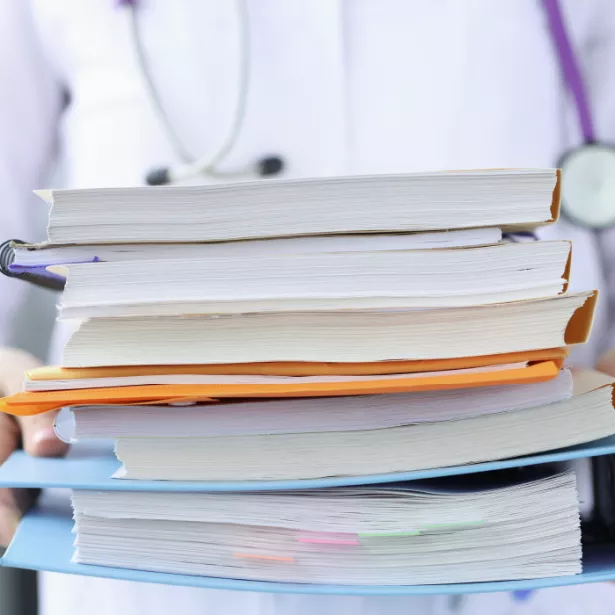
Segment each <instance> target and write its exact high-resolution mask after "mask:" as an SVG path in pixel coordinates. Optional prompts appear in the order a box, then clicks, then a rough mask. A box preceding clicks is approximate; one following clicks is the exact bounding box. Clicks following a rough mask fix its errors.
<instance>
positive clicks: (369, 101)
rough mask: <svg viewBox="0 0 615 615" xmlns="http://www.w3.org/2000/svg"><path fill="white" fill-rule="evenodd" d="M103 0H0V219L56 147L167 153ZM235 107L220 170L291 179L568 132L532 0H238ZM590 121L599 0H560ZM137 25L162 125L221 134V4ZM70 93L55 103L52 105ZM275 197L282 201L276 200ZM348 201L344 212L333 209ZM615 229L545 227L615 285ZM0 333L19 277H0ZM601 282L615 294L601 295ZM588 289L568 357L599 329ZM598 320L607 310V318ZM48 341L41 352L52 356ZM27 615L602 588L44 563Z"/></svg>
mask: <svg viewBox="0 0 615 615" xmlns="http://www.w3.org/2000/svg"><path fill="white" fill-rule="evenodd" d="M118 4H119V2H118V1H117V0H53V1H49V0H0V94H1V95H0V203H1V204H0V229H1V233H0V234H1V236H2V238H4V237H8V236H15V237H19V238H26V239H28V238H29V237H30V232H29V228H30V227H29V225H28V224H29V223H28V211H29V209H30V207H31V202H32V200H31V198H30V196H29V193H30V190H31V189H33V188H37V187H41V184H42V182H43V180H44V178H45V171H46V170H47V169H48V168H49V166H50V161H51V160H52V159H53V158H54V154H55V153H58V154H59V155H60V156H61V158H62V160H63V163H64V164H63V167H64V170H65V176H64V177H65V178H64V184H65V185H68V186H71V187H86V186H88V187H89V186H112V185H133V184H138V183H140V182H141V181H142V178H143V176H144V173H145V171H146V170H147V169H149V168H151V167H152V166H157V165H166V164H169V163H172V162H176V160H175V159H174V152H173V150H172V148H171V147H170V145H169V143H168V142H167V140H166V139H165V136H164V133H163V131H162V130H161V127H160V125H159V124H158V122H157V119H156V116H155V114H154V113H153V110H152V106H151V104H150V101H149V99H148V97H147V95H146V89H145V88H144V85H143V82H142V78H141V75H140V74H139V72H138V70H137V68H136V63H135V55H134V49H133V46H132V41H131V38H130V29H129V22H128V18H127V17H128V16H127V14H126V11H125V10H122V9H119V8H117V5H118ZM247 4H248V9H249V15H250V35H251V36H250V49H251V58H252V66H251V72H250V91H249V100H248V106H247V114H246V118H245V123H244V126H243V130H242V131H241V134H240V136H239V139H238V141H237V143H236V145H235V147H234V148H233V150H232V152H231V153H230V155H229V156H228V158H227V159H226V160H225V161H224V163H223V165H222V168H224V169H236V168H242V167H244V166H245V165H247V164H250V163H252V162H254V161H255V160H256V159H258V158H259V157H261V156H263V155H270V154H277V155H281V156H283V157H284V159H285V161H286V163H287V174H288V175H292V176H301V175H318V174H342V173H362V172H395V171H414V170H426V169H442V168H450V169H458V168H472V167H511V166H512V167H514V166H526V167H527V166H538V167H541V166H553V165H555V164H556V162H557V160H558V158H559V157H560V156H561V154H562V153H563V152H565V151H566V150H567V149H569V148H570V147H572V146H573V145H575V144H577V143H578V142H579V140H580V135H579V130H578V126H577V123H576V116H575V114H574V111H573V109H572V108H571V105H570V104H569V100H568V96H567V93H566V91H565V87H564V85H563V83H562V79H561V76H560V72H559V67H558V63H557V60H556V57H555V55H554V53H553V48H552V43H551V39H550V37H549V34H548V32H547V30H546V25H545V18H544V15H543V13H542V10H541V8H540V5H539V1H538V0H498V1H497V2H496V1H495V0H423V1H420V0H247ZM563 4H564V9H565V14H566V16H567V18H568V21H569V23H570V27H571V32H572V36H573V39H574V42H575V45H576V47H577V48H578V49H579V57H580V59H581V63H582V67H583V72H584V75H585V78H586V81H587V84H588V90H589V95H590V98H591V102H592V108H593V113H594V119H595V122H596V125H597V132H598V135H599V136H600V138H601V139H603V140H605V141H609V140H611V141H615V77H614V75H615V10H614V9H613V6H612V0H564V2H563ZM139 5H141V9H140V28H141V31H142V36H143V42H144V46H145V49H146V54H147V56H148V57H149V61H150V65H151V67H152V71H153V75H154V79H155V82H156V83H157V84H158V89H159V92H160V96H161V97H162V100H163V104H164V106H165V109H166V110H167V113H168V115H169V117H170V118H171V122H172V123H173V126H174V128H175V130H176V131H177V133H178V134H179V136H180V138H181V139H182V141H183V143H184V144H185V147H186V148H187V149H188V150H189V151H191V152H193V153H194V154H195V155H198V156H201V155H203V154H206V153H212V154H213V153H214V152H215V151H216V149H217V148H218V147H219V146H220V144H221V142H222V141H223V140H224V138H225V136H226V135H227V133H228V130H229V128H230V125H231V122H232V114H233V108H234V105H235V104H236V102H237V88H238V84H239V76H238V66H239V46H238V40H239V39H238V21H237V13H236V6H235V3H234V2H230V1H226V2H224V1H222V0H173V2H170V0H166V1H165V0H147V1H146V0H142V1H141V2H139ZM65 92H68V94H69V100H70V103H69V104H68V106H67V107H66V106H65V101H66V98H65V95H64V93H65ZM289 207H292V203H289ZM348 213H349V215H352V212H348ZM614 232H615V231H610V232H605V233H602V234H601V236H597V235H593V234H591V233H588V232H586V231H584V230H581V229H575V228H572V227H569V226H568V225H566V224H562V225H560V227H559V228H557V229H549V230H547V231H545V232H544V235H545V236H560V237H561V236H564V237H572V238H573V239H574V240H575V248H574V258H575V263H574V271H573V277H575V286H576V287H584V288H593V287H599V288H601V289H603V291H604V290H605V289H606V288H607V285H605V284H604V280H605V276H607V275H608V276H611V281H612V283H611V288H614V289H615V267H614V265H615V234H614ZM0 284H1V287H0V292H1V295H0V297H1V305H0V308H1V309H0V337H1V336H2V333H3V332H5V331H6V330H7V327H8V324H7V323H8V319H9V316H10V313H11V310H12V309H14V307H15V305H17V302H18V300H19V294H20V292H21V286H20V284H19V283H17V282H13V281H10V280H0ZM613 297H615V293H614V294H613V295H612V298H613ZM607 308H608V293H607V292H604V294H603V299H602V308H601V313H600V315H599V319H598V322H597V329H598V330H597V332H596V333H595V335H594V338H593V342H592V344H591V345H590V346H589V347H587V348H586V349H584V351H583V352H582V353H581V354H580V355H578V356H579V357H580V360H581V361H583V362H586V363H591V362H592V361H593V360H595V357H596V356H597V354H598V352H599V351H600V350H601V349H603V348H606V347H607V346H608V345H609V344H611V345H612V344H615V329H614V328H613V323H614V320H615V319H614V318H613V317H611V318H610V319H609V318H608V309H607ZM609 322H610V323H611V326H610V327H609V324H608V323H609ZM56 358H57V355H56ZM42 600H43V609H42V613H43V614H44V615H56V614H60V613H62V614H63V615H72V614H73V613H78V612H88V613H92V614H94V615H95V614H98V613H101V614H102V613H114V614H115V615H124V614H128V613H136V612H147V613H149V614H150V615H159V614H160V615H162V614H166V613H167V612H168V611H178V612H181V613H182V614H185V615H193V614H195V615H196V614H197V613H198V614H201V613H203V614H207V615H210V614H216V615H217V614H218V613H233V615H235V614H236V615H257V614H258V615H304V614H306V615H307V614H308V613H314V612H318V613H319V614H320V615H334V614H335V615H345V614H350V613H352V614H353V615H368V614H375V613H378V614H381V613H382V614H390V615H393V614H397V613H413V614H417V615H424V614H428V613H429V614H431V613H433V614H439V613H448V612H451V609H453V608H454V607H455V606H456V607H457V610H456V612H459V613H473V614H478V615H480V614H481V613H493V614H495V615H509V614H510V615H513V614H515V613H536V614H538V613H541V614H547V613H558V614H562V615H565V614H568V613H577V612H581V610H582V611H583V613H588V614H590V613H595V614H596V615H598V614H602V613H610V612H611V611H612V609H613V604H615V589H613V588H612V587H611V586H608V585H602V586H592V587H576V588H568V589H559V590H547V591H543V592H539V593H537V594H535V595H533V596H532V597H531V598H530V599H529V600H528V601H526V602H523V603H520V602H514V601H513V600H512V599H511V598H510V597H509V596H507V595H500V594H498V595H486V596H473V597H469V598H468V599H467V600H466V601H461V603H460V604H457V605H456V601H455V600H449V599H448V598H446V597H437V598H414V599H413V598H404V597H401V598H397V597H396V598H390V599H389V598H360V597H353V598H351V597H301V596H271V595H264V594H245V593H230V592H214V591H204V590H195V589H186V588H167V587H160V586H154V587H152V586H148V585H138V584H137V585H135V584H127V583H121V582H111V581H104V580H96V579H82V578H70V577H59V576H57V575H56V576H54V575H44V577H43V583H42Z"/></svg>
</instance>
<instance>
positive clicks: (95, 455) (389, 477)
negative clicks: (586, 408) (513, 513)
mask: <svg viewBox="0 0 615 615" xmlns="http://www.w3.org/2000/svg"><path fill="white" fill-rule="evenodd" d="M610 454H615V436H610V437H608V438H603V439H601V440H594V441H593V442H588V443H586V444H580V445H578V446H573V447H569V448H564V449H559V450H556V451H551V452H546V453H540V454H538V455H528V456H526V457H517V458H515V459H504V460H501V461H489V462H486V463H475V464H471V465H462V466H451V467H447V468H435V469H432V470H417V471H415V472H396V473H394V474H371V475H369V476H338V477H332V478H318V479H312V480H280V481H234V482H207V481H202V482H200V481H160V480H128V479H118V478H111V476H112V474H113V473H114V472H115V471H116V470H117V469H118V468H119V467H120V463H119V462H118V461H117V459H116V458H115V456H114V455H113V452H112V449H111V448H110V447H109V446H98V447H91V446H84V445H80V446H74V447H73V449H72V450H71V452H70V454H69V456H68V458H66V459H41V458H34V457H29V456H28V455H26V453H24V452H23V451H17V452H15V453H13V454H12V455H11V456H10V457H9V458H8V459H7V460H6V461H5V462H4V464H2V466H0V487H11V488H29V487H35V488H39V487H40V488H67V489H90V490H101V491H174V492H184V491H193V492H195V491H202V492H204V491H210V492H211V491H265V490H266V491H277V490H286V489H317V488H322V487H344V486H350V485H373V484H379V483H393V482H399V481H412V480H422V479H426V478H440V477H444V476H456V475H460V474H473V473H475V472H488V471H491V470H503V469H507V468H517V467H523V466H531V465H537V464H541V463H556V462H561V461H571V460H573V459H581V458H583V457H596V456H598V455H610Z"/></svg>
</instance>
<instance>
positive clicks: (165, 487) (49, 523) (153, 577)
mask: <svg viewBox="0 0 615 615" xmlns="http://www.w3.org/2000/svg"><path fill="white" fill-rule="evenodd" d="M607 454H615V437H610V438H605V439H603V440H597V441H595V442H590V443H588V444H584V445H581V446H576V447H571V448H567V449H562V450H559V451H553V452H549V453H543V454H540V455H532V456H528V457H522V458H518V459H512V460H505V461H496V462H489V463H481V464H474V465H469V466H456V467H450V468H440V469H437V470H422V471H418V472H404V473H397V474H385V475H373V476H368V477H360V478H358V477H353V478H343V477H336V478H327V479H319V480H310V481H261V482H254V483H249V482H235V483H232V482H230V483H229V482H226V483H215V482H209V483H204V482H179V483H176V482H166V481H132V480H123V479H113V478H110V476H111V474H112V473H113V472H114V471H115V470H116V469H117V468H118V465H119V464H118V462H117V461H116V460H115V458H114V457H113V455H112V453H111V451H110V450H108V449H107V448H102V449H100V448H95V449H91V448H79V447H75V449H74V450H73V452H72V453H71V455H70V457H69V458H68V459H34V458H30V457H28V456H27V455H25V454H24V453H23V452H17V453H14V454H13V455H12V456H11V457H10V458H9V459H8V460H7V462H5V464H4V465H3V466H2V467H0V486H1V487H42V488H55V487H66V488H71V489H94V490H129V491H136V490H141V491H143V490H145V491H230V490H252V491H254V490H263V489H267V490H270V489H297V488H307V487H310V488H311V487H325V486H326V487H330V486H342V485H356V484H375V483H385V482H395V481H400V480H404V481H408V480H418V479H424V478H435V477H440V476H451V475H458V474H468V473H474V472H486V471H489V470H498V469H504V468H511V467H520V466H529V465H536V464H541V463H554V462H560V461H569V460H573V459H579V458H583V457H593V456H597V455H607ZM72 527H73V521H72V517H71V511H70V508H69V507H67V506H66V505H65V506H58V505H57V502H56V504H54V505H49V504H47V505H46V504H43V505H42V506H41V507H40V508H37V509H35V510H33V511H31V512H30V513H28V514H27V515H26V516H25V517H24V519H23V521H22V522H21V524H20V526H19V528H18V530H17V533H16V535H15V537H14V539H13V541H12V542H11V544H10V546H9V548H8V549H7V551H6V553H5V555H4V557H3V558H2V559H1V560H0V565H2V566H10V567H15V568H25V569H30V570H40V571H50V572H60V573H67V574H81V575H86V576H96V577H106V578H111V579H122V580H127V581H145V582H149V583H162V584H167V585H185V586H191V587H203V588H210V589H231V590H242V591H260V592H271V593H299V594H346V595H426V594H465V593H482V592H500V591H523V590H535V589H541V588H546V587H557V586H562V585H575V584H579V583H597V582H603V581H613V580H615V545H613V546H612V547H603V548H593V549H585V552H584V561H583V573H582V574H580V575H573V576H566V577H552V578H546V579H528V580H524V581H498V582H491V583H459V584H445V585H411V586H410V585H409V586H399V585H397V586H370V585H360V586H359V585H358V586H352V585H324V584H323V585H317V584H298V583H271V582H259V581H245V580H240V579H223V578H213V577H199V576H190V575H177V574H165V573H158V572H147V571H142V570H130V569H124V568H112V567H104V566H90V565H85V564H75V563H72V562H71V558H72V555H73V539H74V535H73V534H72Z"/></svg>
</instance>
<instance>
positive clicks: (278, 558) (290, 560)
mask: <svg viewBox="0 0 615 615" xmlns="http://www.w3.org/2000/svg"><path fill="white" fill-rule="evenodd" d="M233 557H238V558H241V559H261V560H264V561H268V562H287V563H289V564H294V563H295V558H294V557H284V556H282V555H261V554H258V553H233Z"/></svg>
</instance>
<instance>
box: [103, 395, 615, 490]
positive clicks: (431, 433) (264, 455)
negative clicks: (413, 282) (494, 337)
mask: <svg viewBox="0 0 615 615" xmlns="http://www.w3.org/2000/svg"><path fill="white" fill-rule="evenodd" d="M614 401H615V400H614V399H613V385H612V384H610V383H609V384H605V385H603V386H601V387H599V388H597V389H594V390H592V391H588V392H584V393H582V394H578V395H575V396H573V397H572V398H570V399H565V400H561V401H557V402H553V403H549V404H546V405H543V406H536V407H531V408H526V409H521V410H515V411H510V412H496V413H490V414H484V415H481V416H471V417H467V418H458V419H456V420H440V421H438V420H434V421H431V422H419V423H413V424H406V425H398V426H393V427H384V428H383V427H380V428H375V429H362V430H353V431H345V430H339V431H313V430H312V431H304V432H300V431H298V430H292V431H291V430H288V431H287V432H282V433H279V432H274V433H268V432H265V433H258V434H241V435H227V436H221V435H220V436H160V435H155V436H146V437H142V436H140V435H137V436H136V437H135V436H120V437H117V440H116V445H115V453H116V455H117V457H118V459H119V460H120V461H121V462H122V464H123V467H122V469H121V470H120V472H119V473H118V476H119V477H126V478H134V479H143V480H171V481H174V480H204V481H229V480H244V481H250V480H293V479H294V480H300V479H315V478H326V477H329V476H362V475H371V474H384V473H394V472H408V471H413V470H422V469H429V468H436V467H438V466H452V465H461V464H470V463H479V462H484V461H491V460H496V459H506V458H511V457H518V456H521V455H528V454H532V453H540V452H543V451H548V450H552V449H557V448H563V447H566V446H572V445H575V444H580V443H583V442H589V441H592V440H596V439H598V438H603V437H606V436H610V435H613V434H615V409H614V407H613V404H614ZM111 412H114V410H111Z"/></svg>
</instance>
